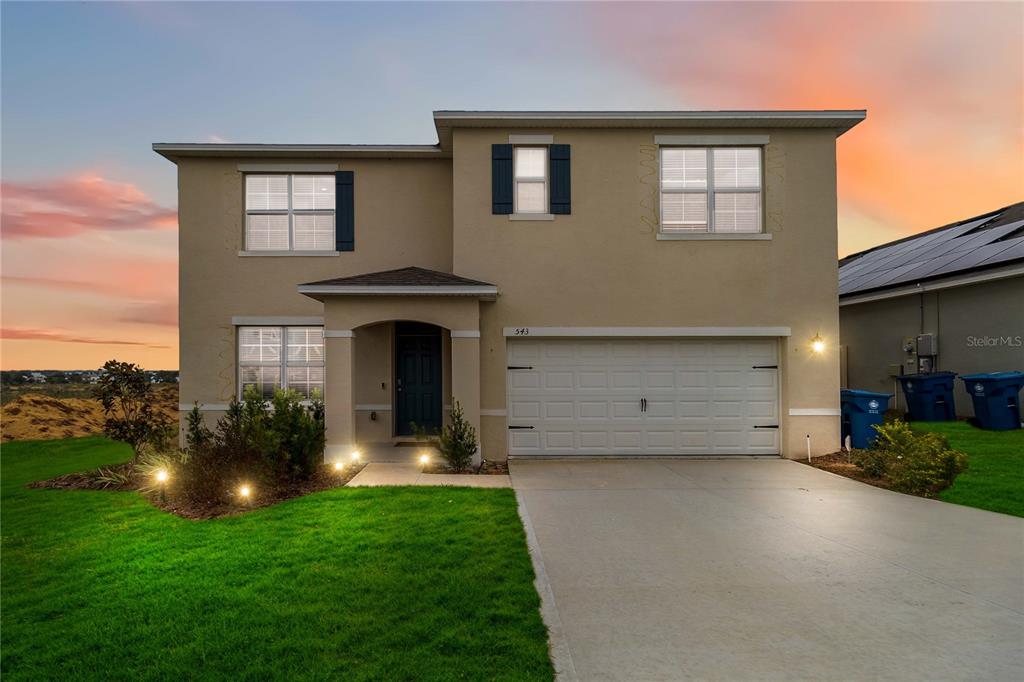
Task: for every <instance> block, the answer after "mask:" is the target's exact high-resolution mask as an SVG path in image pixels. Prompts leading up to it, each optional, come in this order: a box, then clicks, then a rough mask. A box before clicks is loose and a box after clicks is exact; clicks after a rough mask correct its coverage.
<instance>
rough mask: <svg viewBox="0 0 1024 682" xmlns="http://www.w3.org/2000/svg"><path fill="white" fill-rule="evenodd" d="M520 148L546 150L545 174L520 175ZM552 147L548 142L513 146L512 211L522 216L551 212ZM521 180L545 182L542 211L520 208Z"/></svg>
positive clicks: (541, 214)
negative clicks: (522, 209)
mask: <svg viewBox="0 0 1024 682" xmlns="http://www.w3.org/2000/svg"><path fill="white" fill-rule="evenodd" d="M518 149H540V150H542V151H543V152H544V175H543V176H533V175H528V176H523V177H519V168H518V166H519V162H518V156H517V155H516V150H518ZM550 175H551V149H550V147H549V145H546V144H517V145H513V147H512V213H513V215H522V216H543V215H548V214H549V213H551V178H550ZM520 182H543V183H544V203H543V204H542V208H541V210H540V211H520V210H519V183H520Z"/></svg>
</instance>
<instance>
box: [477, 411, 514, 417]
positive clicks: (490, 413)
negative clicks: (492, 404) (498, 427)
mask: <svg viewBox="0 0 1024 682" xmlns="http://www.w3.org/2000/svg"><path fill="white" fill-rule="evenodd" d="M480 416H481V417H507V416H508V410H480Z"/></svg>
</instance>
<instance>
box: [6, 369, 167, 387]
mask: <svg viewBox="0 0 1024 682" xmlns="http://www.w3.org/2000/svg"><path fill="white" fill-rule="evenodd" d="M145 374H146V376H147V378H148V379H149V382H150V383H153V384H173V383H176V382H177V381H178V372H177V371H176V370H169V369H158V370H150V371H146V372H145ZM99 377H100V370H98V369H84V370H80V369H75V370H58V369H45V370H29V369H8V370H3V371H2V372H0V382H2V383H4V384H6V385H8V386H17V385H19V384H39V383H47V384H94V383H96V382H97V381H98V380H99Z"/></svg>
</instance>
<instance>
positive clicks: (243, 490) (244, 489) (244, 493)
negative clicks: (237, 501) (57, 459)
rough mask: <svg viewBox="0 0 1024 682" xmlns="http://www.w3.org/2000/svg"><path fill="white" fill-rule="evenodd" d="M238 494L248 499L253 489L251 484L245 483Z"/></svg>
mask: <svg viewBox="0 0 1024 682" xmlns="http://www.w3.org/2000/svg"><path fill="white" fill-rule="evenodd" d="M238 494H239V495H241V496H242V497H244V498H246V499H249V495H251V494H252V490H250V489H249V486H247V485H243V486H242V487H241V488H239V489H238Z"/></svg>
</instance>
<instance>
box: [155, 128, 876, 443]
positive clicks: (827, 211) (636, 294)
mask: <svg viewBox="0 0 1024 682" xmlns="http://www.w3.org/2000/svg"><path fill="white" fill-rule="evenodd" d="M864 116H865V113H864V112H863V111H743V112H718V111H715V112H699V111H692V112H502V111H489V112H483V111H481V112H476V111H439V112H435V113H434V123H435V126H436V128H437V134H438V140H439V141H438V143H437V144H432V145H379V146H378V145H344V144H325V145H277V144H252V145H249V144H156V145H154V149H155V150H156V151H157V152H158V153H159V154H161V155H163V156H165V157H166V158H168V159H170V160H171V161H173V162H174V163H176V164H177V166H178V186H179V216H180V236H179V243H180V260H181V264H180V291H181V302H180V305H181V312H180V325H181V400H182V403H183V409H188V408H190V407H191V405H192V404H193V402H194V401H198V402H199V403H200V404H201V405H202V406H203V409H204V410H206V411H207V412H208V413H209V414H210V416H217V415H218V413H219V412H221V411H223V410H224V408H225V407H226V403H227V402H228V401H229V400H230V399H231V397H232V396H234V395H236V394H239V393H240V391H241V390H243V388H244V387H246V386H250V385H252V386H255V387H257V388H258V389H259V390H261V391H263V392H264V393H266V394H268V395H269V394H270V393H272V391H273V390H274V389H276V388H278V387H289V388H293V389H295V390H298V391H300V392H302V393H307V394H308V393H309V392H310V391H312V390H313V389H321V390H322V391H323V395H324V397H325V401H326V407H327V441H328V448H327V454H326V456H327V458H328V459H333V458H335V457H339V456H345V455H347V454H348V452H349V451H350V450H351V449H353V448H356V447H362V446H365V445H367V444H380V443H395V442H399V441H402V440H408V437H409V435H410V434H411V432H412V431H411V426H410V425H411V423H416V424H419V425H422V426H425V427H436V426H438V425H440V424H442V423H443V420H444V418H445V415H446V412H447V410H449V409H450V407H451V405H452V403H453V401H455V400H457V401H459V403H460V404H461V405H462V407H463V409H464V411H465V414H466V416H467V418H468V419H469V420H470V421H471V422H472V423H473V424H474V425H475V426H476V427H477V430H478V433H479V435H480V447H481V450H480V455H482V456H483V457H485V458H487V459H497V460H501V459H505V458H506V457H531V456H630V455H639V456H651V455H777V454H779V455H783V456H786V457H803V456H806V455H807V453H808V451H810V452H811V453H812V454H822V453H826V452H831V451H834V450H835V449H837V447H838V446H839V409H838V408H839V355H838V336H839V322H838V306H837V265H836V258H835V255H836V251H837V237H836V138H837V137H838V136H839V135H841V134H842V133H844V132H845V131H847V130H849V129H850V128H852V127H853V126H854V125H856V124H857V123H858V122H859V121H861V120H862V119H863V118H864Z"/></svg>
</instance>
